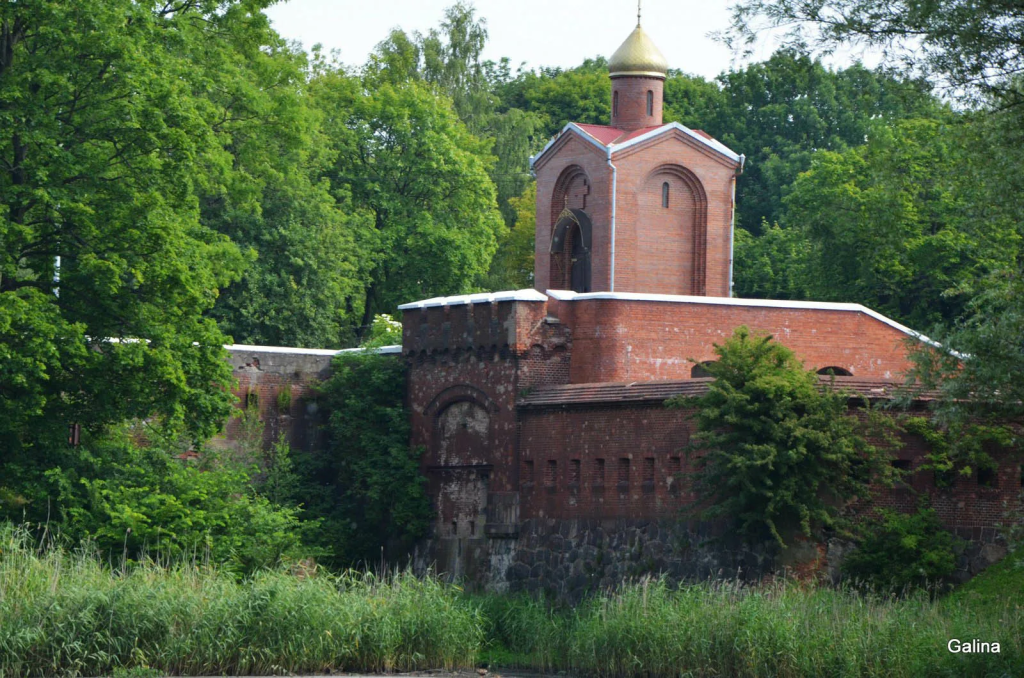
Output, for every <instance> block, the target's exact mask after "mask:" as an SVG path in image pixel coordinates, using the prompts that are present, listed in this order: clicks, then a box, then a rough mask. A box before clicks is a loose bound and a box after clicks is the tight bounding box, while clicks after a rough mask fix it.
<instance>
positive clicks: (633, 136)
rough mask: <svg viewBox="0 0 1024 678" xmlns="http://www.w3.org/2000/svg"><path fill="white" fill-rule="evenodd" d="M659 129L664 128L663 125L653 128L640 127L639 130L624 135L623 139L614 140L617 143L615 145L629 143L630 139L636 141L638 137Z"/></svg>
mask: <svg viewBox="0 0 1024 678" xmlns="http://www.w3.org/2000/svg"><path fill="white" fill-rule="evenodd" d="M661 127H664V125H655V126H654V127H641V128H640V129H635V130H633V131H632V132H630V133H629V134H626V135H625V136H623V137H621V138H619V139H616V140H615V143H617V144H624V143H626V142H627V141H629V140H630V139H636V138H637V137H638V136H640V135H642V134H647V133H648V132H650V131H651V130H656V129H660V128H661Z"/></svg>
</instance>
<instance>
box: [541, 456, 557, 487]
mask: <svg viewBox="0 0 1024 678" xmlns="http://www.w3.org/2000/svg"><path fill="white" fill-rule="evenodd" d="M557 478H558V462H557V461H555V460H554V459H548V466H547V469H545V471H544V484H545V485H547V486H548V487H554V486H555V480H556V479H557Z"/></svg>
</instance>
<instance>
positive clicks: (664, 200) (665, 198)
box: [661, 181, 668, 208]
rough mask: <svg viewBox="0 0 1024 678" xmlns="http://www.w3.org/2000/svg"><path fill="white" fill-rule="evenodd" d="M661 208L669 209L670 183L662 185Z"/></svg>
mask: <svg viewBox="0 0 1024 678" xmlns="http://www.w3.org/2000/svg"><path fill="white" fill-rule="evenodd" d="M661 206H662V207H665V208H668V182H667V181H666V182H665V183H663V184H662V185H661Z"/></svg>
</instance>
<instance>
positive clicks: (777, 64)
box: [701, 50, 941, 234]
mask: <svg viewBox="0 0 1024 678" xmlns="http://www.w3.org/2000/svg"><path fill="white" fill-rule="evenodd" d="M718 80H719V83H720V84H721V88H722V95H723V96H724V98H725V102H724V103H723V104H717V105H715V106H713V107H711V108H705V109H704V110H706V111H707V116H708V117H706V118H705V119H704V120H703V123H702V124H701V127H702V128H703V129H705V130H707V131H708V132H710V133H711V134H713V135H715V136H716V137H717V138H718V139H720V140H721V141H722V142H723V143H724V144H725V145H726V146H729V147H730V148H732V149H734V150H735V151H736V152H737V153H744V154H745V155H746V156H747V163H746V166H745V168H744V172H743V176H742V177H741V178H740V180H739V182H738V183H737V197H736V203H737V215H738V222H739V224H740V225H741V226H742V227H744V228H746V229H747V230H748V231H750V232H751V233H754V234H757V233H758V232H759V230H760V228H761V225H762V223H763V222H767V223H775V222H778V221H781V220H782V212H783V209H782V200H783V198H784V196H785V195H786V193H787V192H788V189H789V187H790V185H791V184H792V183H793V181H794V180H795V179H796V177H797V175H799V174H800V173H801V172H803V171H805V170H807V169H808V167H810V163H811V158H812V157H813V155H814V154H815V153H816V152H818V151H822V150H831V151H836V152H841V151H843V150H845V149H846V148H849V147H852V146H860V145H862V144H863V143H864V139H865V137H866V136H867V134H868V132H869V131H870V130H871V129H872V128H873V126H875V125H877V124H878V122H879V121H894V120H898V119H902V118H906V117H922V116H930V115H937V114H939V113H941V110H940V107H939V105H938V104H937V102H936V100H935V99H934V98H933V97H932V96H931V93H930V89H929V87H928V85H927V83H925V82H923V81H919V80H909V79H903V78H900V77H898V76H897V75H895V74H892V73H889V72H886V71H882V70H875V71H872V70H868V69H866V68H864V67H863V66H861V65H859V64H855V65H853V66H850V67H848V68H845V69H841V70H831V69H828V68H826V67H825V66H824V65H823V64H822V63H821V61H819V60H817V59H813V58H811V57H810V56H809V55H807V54H806V53H804V52H802V51H799V50H780V51H778V52H776V53H774V54H773V55H772V56H771V57H770V58H769V59H768V60H767V61H764V62H761V63H755V64H750V65H749V66H747V67H745V68H743V69H740V70H735V71H730V72H728V73H724V74H722V75H721V76H719V78H718Z"/></svg>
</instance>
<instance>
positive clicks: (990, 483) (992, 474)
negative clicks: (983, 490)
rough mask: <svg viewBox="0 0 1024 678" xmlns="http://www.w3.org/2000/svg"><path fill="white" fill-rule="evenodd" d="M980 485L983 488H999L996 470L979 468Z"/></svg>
mask: <svg viewBox="0 0 1024 678" xmlns="http://www.w3.org/2000/svg"><path fill="white" fill-rule="evenodd" d="M978 485H980V486H981V487H998V486H999V476H998V475H996V470H995V469H994V468H991V467H988V468H979V469H978Z"/></svg>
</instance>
